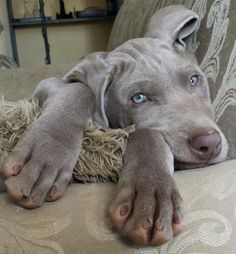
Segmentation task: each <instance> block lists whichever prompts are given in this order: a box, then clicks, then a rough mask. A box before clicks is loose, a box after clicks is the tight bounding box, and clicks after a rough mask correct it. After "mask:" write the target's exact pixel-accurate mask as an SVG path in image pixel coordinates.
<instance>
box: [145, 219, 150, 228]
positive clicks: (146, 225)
mask: <svg viewBox="0 0 236 254" xmlns="http://www.w3.org/2000/svg"><path fill="white" fill-rule="evenodd" d="M151 226H152V220H151V219H150V218H147V219H146V220H145V221H144V223H143V227H144V228H150V227H151Z"/></svg>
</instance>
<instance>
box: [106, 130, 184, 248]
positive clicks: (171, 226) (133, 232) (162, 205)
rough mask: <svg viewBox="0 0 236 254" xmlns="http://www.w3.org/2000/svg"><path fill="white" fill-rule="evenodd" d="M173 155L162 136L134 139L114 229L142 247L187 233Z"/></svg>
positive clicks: (149, 133) (150, 133) (140, 133)
mask: <svg viewBox="0 0 236 254" xmlns="http://www.w3.org/2000/svg"><path fill="white" fill-rule="evenodd" d="M172 172H173V155H172V153H171V151H170V148H169V146H168V145H167V144H166V142H165V141H164V139H163V137H162V135H160V134H159V133H158V131H157V130H154V129H140V130H137V131H136V132H135V133H134V134H132V135H131V137H130V140H129V143H128V147H127V150H126V154H125V158H124V169H123V172H122V175H121V177H120V180H119V183H118V186H117V189H116V192H115V198H114V201H113V202H112V204H111V206H110V210H109V213H110V217H111V220H112V223H113V226H114V227H115V228H116V229H117V230H118V231H120V232H121V234H122V235H123V236H125V237H128V238H129V239H130V240H132V242H134V243H136V244H138V245H147V244H148V245H149V244H150V245H154V246H155V245H160V244H163V243H165V242H166V241H168V240H169V239H171V238H172V236H174V235H176V234H178V233H179V232H180V231H182V229H183V206H182V199H181V197H180V194H179V192H178V190H177V187H176V184H175V182H174V179H173V177H172Z"/></svg>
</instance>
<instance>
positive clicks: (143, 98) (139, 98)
mask: <svg viewBox="0 0 236 254" xmlns="http://www.w3.org/2000/svg"><path fill="white" fill-rule="evenodd" d="M131 100H132V101H133V102H134V103H137V104H138V103H143V102H145V101H146V100H147V96H146V95H144V94H142V93H137V94H135V95H134V96H133V97H132V98H131Z"/></svg>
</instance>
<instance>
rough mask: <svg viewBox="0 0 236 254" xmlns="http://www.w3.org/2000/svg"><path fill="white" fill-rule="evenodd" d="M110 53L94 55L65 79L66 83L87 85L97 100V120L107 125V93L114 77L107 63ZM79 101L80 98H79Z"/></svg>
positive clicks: (82, 62) (70, 72)
mask: <svg viewBox="0 0 236 254" xmlns="http://www.w3.org/2000/svg"><path fill="white" fill-rule="evenodd" d="M107 54H108V53H93V54H90V55H88V56H86V57H84V58H83V59H81V61H80V62H79V63H78V64H77V65H76V66H75V67H74V68H73V69H72V70H71V71H69V72H68V73H67V74H66V75H65V76H64V77H63V80H64V81H65V82H66V83H75V82H80V83H83V84H84V85H87V86H88V87H89V88H90V89H91V90H92V92H93V93H94V95H95V98H96V108H97V110H96V112H98V115H96V120H97V121H99V122H101V123H107V124H108V120H107V117H106V113H105V102H104V100H105V92H106V89H107V87H108V86H109V84H110V83H111V79H112V75H110V73H109V66H107V63H106V56H107ZM78 99H79V98H78Z"/></svg>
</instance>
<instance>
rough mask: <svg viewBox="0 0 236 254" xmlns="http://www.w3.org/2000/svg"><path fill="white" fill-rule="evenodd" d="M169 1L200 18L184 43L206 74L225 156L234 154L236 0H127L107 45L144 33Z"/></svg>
mask: <svg viewBox="0 0 236 254" xmlns="http://www.w3.org/2000/svg"><path fill="white" fill-rule="evenodd" d="M172 4H184V5H185V6H186V7H188V8H191V9H192V10H194V11H195V12H197V13H198V15H199V16H200V19H201V20H202V22H201V26H200V29H199V31H198V33H197V38H193V40H192V42H191V43H190V44H189V45H188V47H189V49H190V50H191V51H193V52H195V53H196V56H197V58H198V60H199V63H200V64H201V68H202V69H203V71H204V72H205V74H206V76H207V77H208V80H209V85H210V92H211V97H212V101H213V108H214V111H215V120H216V122H218V125H219V126H220V127H221V129H222V130H223V132H224V133H225V135H226V138H227V140H228V142H229V145H230V151H229V158H236V132H235V126H236V32H235V25H236V1H232V0H231V1H230V0H221V1H219V0H208V1H207V0H199V1H195V0H174V1H172V0H149V1H146V0H127V1H125V3H124V5H123V6H122V8H121V11H120V13H119V16H118V18H117V19H116V21H115V24H114V27H113V30H112V33H111V37H110V40H109V45H108V49H109V50H110V49H113V48H115V47H117V46H118V45H120V44H122V43H123V42H124V41H126V40H128V39H131V38H136V37H142V36H144V34H145V31H146V27H147V23H148V21H149V19H150V17H151V15H152V14H153V13H154V12H155V11H156V10H157V9H159V8H162V7H164V6H168V5H172ZM124 28H125V29H124Z"/></svg>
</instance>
